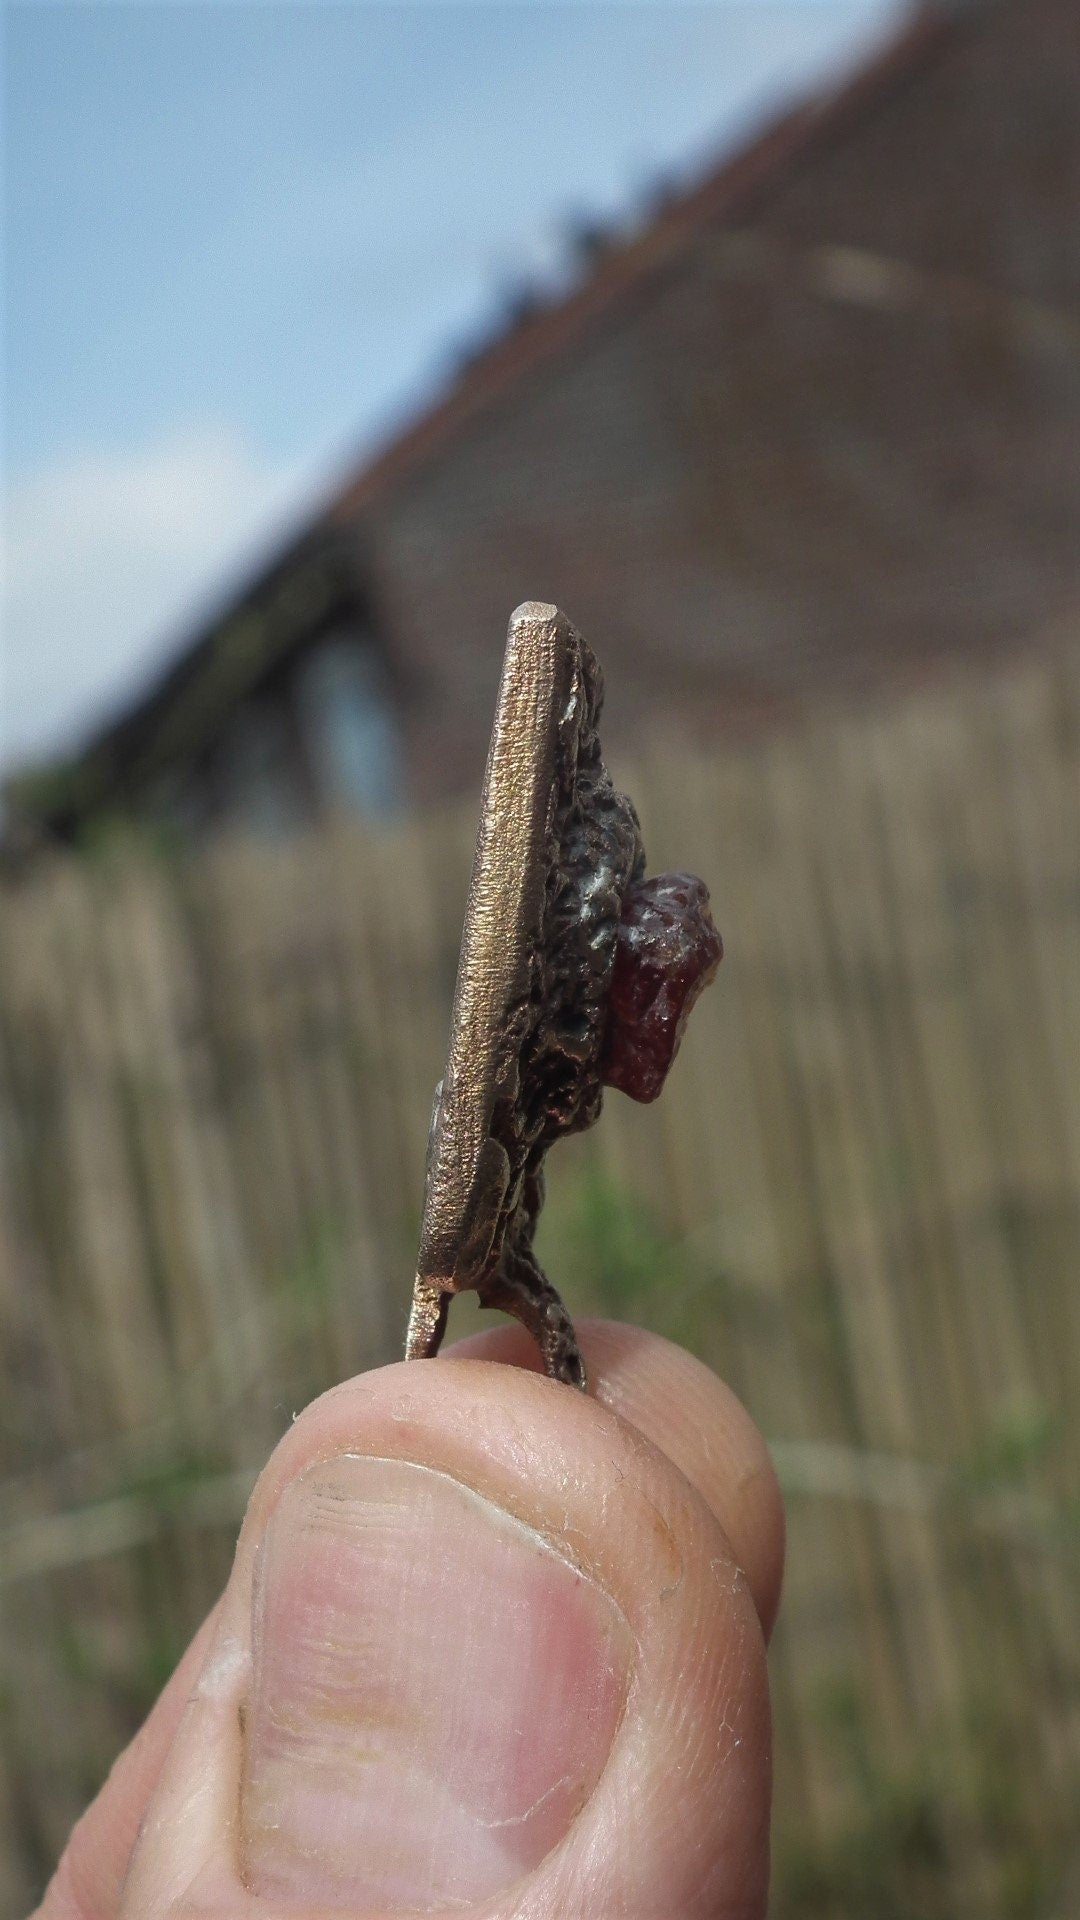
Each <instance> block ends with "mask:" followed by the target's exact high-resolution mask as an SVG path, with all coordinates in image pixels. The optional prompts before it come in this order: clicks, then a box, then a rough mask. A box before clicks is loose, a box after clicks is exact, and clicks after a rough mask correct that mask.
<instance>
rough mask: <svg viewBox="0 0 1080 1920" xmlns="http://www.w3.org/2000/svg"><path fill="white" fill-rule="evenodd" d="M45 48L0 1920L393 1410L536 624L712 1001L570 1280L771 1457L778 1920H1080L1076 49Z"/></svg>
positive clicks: (19, 811) (23, 427) (3, 1534)
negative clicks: (288, 1432) (714, 1391)
mask: <svg viewBox="0 0 1080 1920" xmlns="http://www.w3.org/2000/svg"><path fill="white" fill-rule="evenodd" d="M5 29H6V55H5V96H6V97H5V110H4V137H5V148H6V152H5V181H6V187H5V193H6V240H5V266H4V277H5V282H6V286H5V295H6V306H7V316H8V318H7V336H6V343H5V351H6V378H5V388H6V406H5V415H6V417H5V469H6V471H5V479H6V492H7V504H6V525H7V539H6V545H7V556H8V582H7V588H8V590H7V614H6V620H5V642H4V662H3V672H4V679H3V716H2V717H3V749H2V751H3V761H2V780H3V816H2V828H0V852H2V865H0V1128H2V1131H0V1190H2V1191H0V1199H2V1214H0V1343H2V1359H0V1366H2V1370H3V1373H2V1394H0V1401H2V1406H3V1415H2V1436H0V1448H2V1457H0V1476H2V1478H0V1912H2V1914H3V1915H4V1916H7V1915H11V1916H13V1917H14V1916H16V1915H18V1914H21V1913H23V1912H25V1910H26V1908H27V1906H28V1905H30V1904H31V1903H32V1901H33V1899H34V1897H35V1896H36V1894H37V1893H38V1892H39V1890H40V1889H41V1887H42V1886H43V1884H44V1881H45V1879H46V1877H47V1875H48V1872H49V1871H50V1869H51V1866H52V1864H53V1863H54V1862H55V1858H56V1855H57V1853H58V1851H59V1848H60V1846H61V1844H62V1842H63V1839H64V1837H65V1835H66V1832H67V1830H68V1827H69V1826H70V1823H71V1821H72V1820H73V1818H74V1817H75V1815H76V1814H77V1813H78V1812H79V1810H80V1809H81V1807H82V1806H83V1805H84V1804H85V1802H86V1800H87V1799H88V1798H89V1796H90V1795H91V1794H92V1793H93V1792H94V1791H95V1789H96V1787H97V1786H98V1784H99V1783H100V1781H101V1779H102V1778H103V1776H104V1774H105V1772H106V1770H107V1768H108V1766H109V1764H110V1762H111V1760H112V1758H113V1756H114V1755H115V1753H116V1751H117V1750H118V1748H119V1747H120V1745H121V1744H122V1743H123V1742H124V1741H125V1740H126V1739H127V1738H128V1737H129V1736H130V1734H131V1732H132V1731H133V1729H134V1727H135V1726H136V1725H137V1724H138V1722H139V1720H140V1719H141V1717H142V1715H143V1714H144V1713H145V1711H146V1709H147V1707H148V1705H149V1704H150V1702H151V1700H152V1699H153V1697H154V1696H155V1694H156V1692H157V1690H158V1689H159V1687H160V1685H161V1684H162V1682H163V1680H164V1679H165V1677H166V1675H167V1674H168V1672H169V1671H170V1670H171V1667H172V1666H173V1664H174V1663H175V1660H176V1658H177V1657H178V1654H179V1652H180V1651H181V1649H182V1647H183V1646H184V1644H185V1642H186V1640H187V1639H188V1637H189V1636H190V1634H191V1632H192V1631H193V1629H194V1627H195V1626H196V1624H197V1623H198V1621H199V1619H200V1618H201V1617H202V1615H203V1613H204V1612H205V1610H206V1609H207V1607H208V1606H209V1605H210V1604H211V1602H212V1600H213V1599H214V1597H215V1595H216V1593H217V1591H218V1590H219V1588H220V1585H221V1583H222V1581H223V1579H224V1577H225V1574H226V1572H227V1569H228V1565H229V1559H230V1551H231V1544H232V1541H233V1538H234V1536H235V1530H236V1526H237V1523H238V1520H239V1518H240V1515H241V1513H242V1511H243V1507H244V1503H245V1499H246V1496H247V1493H248V1490H249V1488H250V1486H251V1483H252V1480H253V1478H254V1476H255V1473H256V1472H257V1470H258V1467H259V1465H260V1464H261V1462H262V1461H263V1459H264V1458H265V1456H266V1453H267V1451H268V1450H269V1448H270V1447H271V1446H272V1445H273V1443H274V1441H275V1440H276V1439H277V1437H278V1436H279V1435H280V1433H281V1432H282V1431H283V1430H284V1428H285V1427H286V1426H287V1425H288V1423H289V1421H290V1419H291V1418H292V1416H293V1414H294V1412H295V1411H296V1410H297V1409H298V1408H299V1407H301V1406H302V1405H303V1404H304V1403H305V1402H306V1401H307V1400H308V1399H309V1398H310V1397H311V1396H312V1395H313V1394H314V1393H317V1392H318V1391H320V1390H321V1389H322V1388H323V1387H325V1386H327V1385H329V1384H331V1383H332V1382H333V1381H335V1380H337V1379H339V1378H340V1377H342V1375H344V1374H346V1373H350V1372H353V1371H355V1370H357V1369H358V1368H361V1367H365V1366H370V1365H374V1364H378V1363H380V1362H382V1361H385V1360H387V1359H391V1358H394V1357H396V1356H397V1354H398V1353H399V1351H400V1345H401V1340H402V1336H403V1330H404V1324H405V1318H406V1313H407V1307H408V1299H409V1292H410V1286H411V1277H412V1259H413V1255H414V1251H415V1239H416V1232H417V1226H418V1221H419V1202H420V1191H421V1177H422V1160H423V1151H424V1144H425V1139H426V1132H427V1122H428V1115H429V1111H430V1101H431V1094H432V1089H433V1086H434V1083H435V1081H436V1079H437V1078H438V1075H439V1072H440V1071H441V1066H442V1059H443V1051H444V1047H445V1038H446V1029H447V1022H448V1015H449V1006H450V997H451V993H452V987H453V980H454V972H455V966H456V956H457V942H458V934H459V930H460V924H461V914H462V909H463V904H464V895H465V886H466V881H467V876H468V869H469V862H470V857H471V843H472V835H473V831H474V827H475V817H476V803H477V797H478V792H479V784H480V776H481V771H482V765H483V758H484V752H485V746H486V738H487V732H488V728H489V725H490V719H491V714H492V710H493V703H494V696H495V689H496V684H497V679H498V671H499V664H500V659H501V650H502V643H503V636H504V633H505V626H506V620H507V616H508V614H509V613H510V610H511V609H512V607H514V606H515V605H516V604H517V602H519V601H520V600H522V599H525V598H540V599H552V600H556V601H558V602H559V603H560V604H562V605H563V606H564V607H565V608H566V610H567V611H568V612H569V614H570V615H571V617H572V618H573V619H574V621H575V622H576V623H577V624H578V625H580V626H581V628H582V629H583V631H584V632H585V633H586V634H587V635H588V636H589V638H590V639H591V641H592V642H593V644H594V645H595V647H596V649H597V651H598V653H599V655H600V657H601V659H602V661H603V664H604V668H605V672H606V677H607V682H608V689H609V694H608V705H607V711H606V724H605V735H604V737H605V742H606V744H607V747H608V757H609V761H610V763H611V765H612V768H613V771H614V772H615V774H616V777H617V778H618V779H619V780H620V783H621V784H624V785H625V786H626V787H627V788H628V790H629V791H630V792H631V793H632V794H633V795H634V797H635V799H636V800H637V802H638V805H639V810H640V813H641V816H642V822H643V828H644V833H645V839H646V844H647V847H648V850H649V854H650V860H651V865H652V866H654V867H656V868H660V867H663V866H665V865H669V866H670V865H675V866H689V867H691V868H693V869H695V870H697V871H698V872H700V873H701V874H702V875H703V876H704V877H705V879H706V881H707V882H708V884H709V886H710V888H711V890H712V893H713V898H714V903H715V908H716V914H717V919H718V922H719V924H720V926H721V928H722V930H723V933H724V937H725V945H726V948H727V957H726V959H725V962H724V966H723V968H722V970H721V974H720V976H719V979H718V982H717V985H716V986H715V988H714V989H713V990H712V991H711V992H710V994H708V995H707V996H706V998H705V1000H703V1002H702V1005H701V1007H700V1009H699V1010H698V1012H697V1013H696V1014H695V1018H694V1021H693V1023H692V1025H691V1029H690V1033H689V1036H688V1040H687V1043H686V1045H685V1047H684V1049H683V1051H682V1054H681V1055H680V1058H679V1061H678V1063H677V1065H676V1068H675V1070H674V1072H673V1074H672V1078H671V1081H670V1083H669V1086H668V1088H667V1090H666V1091H665V1095H664V1098H663V1100H662V1101H661V1102H660V1103H659V1104H658V1105H657V1106H656V1107H655V1108H654V1109H649V1110H638V1109H634V1108H632V1107H631V1106H630V1104H629V1103H628V1102H626V1101H624V1100H623V1099H622V1098H621V1096H619V1095H618V1094H611V1095H609V1098H608V1103H607V1108H606V1111H605V1115H604V1118H603V1120H602V1122H601V1124H600V1126H599V1127H598V1128H597V1129H596V1131H595V1133H594V1134H592V1135H591V1136H589V1137H587V1138H585V1139H582V1140H579V1141H575V1142H572V1143H568V1145H567V1146H566V1147H564V1148H562V1149H560V1151H559V1154H558V1155H557V1156H556V1158H555V1161H554V1163H553V1165H552V1169H551V1180H550V1199H549V1203H548V1208H547V1211H546V1213H545V1216H544V1221H543V1226H542V1230H541V1249H540V1250H541V1254H542V1257H543V1258H544V1261H545V1265H546V1266H547V1267H548V1269H549V1271H550V1273H551V1274H552V1277H553V1278H554V1279H555V1281H556V1283H557V1284H558V1285H559V1286H560V1288H561V1289H562V1290H563V1291H564V1292H565V1294H566V1296H567V1298H568V1300H569V1301H570V1303H571V1305H572V1307H573V1308H574V1309H575V1310H577V1311H583V1310H586V1309H591V1310H599V1311H602V1312H606V1313H613V1314H618V1315H626V1316H628V1317H633V1318H635V1319H638V1320H640V1321H641V1322H643V1323H644V1324H646V1325H648V1326H651V1327H654V1328H656V1329H657V1330H659V1331H660V1332H663V1333H666V1334H668V1335H670V1336H671V1337H673V1338H675V1339H677V1340H680V1341H682V1342H684V1343H686V1344H687V1345H689V1346H690V1347H691V1348H692V1349H693V1350H694V1351H696V1352H697V1353H699V1354H700V1355H701V1356H702V1357H703V1358H704V1359H705V1360H707V1361H708V1362H709V1363H710V1364H711V1365H713V1366H714V1367H715V1368H717V1370H718V1371H720V1372H721V1373H722V1374H724V1376H725V1377H726V1378H728V1379H729V1380H730V1381H731V1382H732V1383H733V1385H734V1386H735V1388H736V1390H737V1391H738V1392H739V1393H740V1394H741V1395H742V1397H743V1398H744V1400H745V1401H746V1403H747V1405H748V1406H749V1408H750V1409H751V1411H752V1413H753V1414H754V1416H755V1418H756V1419H757V1420H758V1422H759V1423H760V1424H761V1426H762V1427H763V1429H764V1431H765V1433H766V1435H767V1437H768V1438H769V1440H770V1443H771V1444H772V1446H773V1450H774V1454H775V1458H776V1463H777V1467H778V1470H779V1473H780V1477H781V1480H782V1482H783V1484H784V1487H785V1490H786V1494H787V1498H788V1503H789V1511H790V1519H791V1540H790V1560H789V1577H788V1585H787V1596H786V1606H785V1611H784V1616H783V1619H782V1624H781V1628H780V1630H779V1632H778V1635H777V1639H776V1643H775V1649H774V1654H773V1657H772V1676H773V1686H774V1693H775V1701H776V1712H777V1742H776V1762H777V1825H776V1866H775V1892H774V1897H773V1905H772V1912H773V1914H774V1915H775V1916H776V1920H796V1917H798V1920H841V1916H843V1917H845V1920H863V1917H864V1916H865V1917H866V1920H870V1916H873V1920H916V1917H918V1920H939V1917H940V1920H946V1917H948V1920H952V1917H953V1916H955V1917H956V1920H960V1917H961V1916H963V1917H965V1920H966V1917H967V1916H980V1920H982V1917H983V1916H985V1917H986V1920H1072V1917H1073V1916H1075V1915H1076V1914H1077V1913H1078V1912H1080V1822H1078V1819H1077V1814H1078V1808H1080V1605H1078V1602H1080V1499H1078V1495H1077V1488H1078V1486H1080V1286H1078V1274H1080V1260H1078V1255H1080V1093H1078V1077H1077V1068H1078V1064H1080V870H1078V847H1080V805H1078V802H1080V781H1078V778H1077V776H1078V772H1080V9H1078V8H1077V6H1076V4H1075V0H967V3H966V4H959V0H951V3H950V0H934V3H930V0H928V3H927V4H925V5H919V6H912V5H908V4H904V3H903V0H727V3H726V4H714V5H709V6H702V7H694V6H688V5H679V4H658V3H655V0H653V3H647V4H642V5H636V6H620V5H606V6H604V5H596V6H592V5H569V6H554V5H552V6H548V5H539V4H536V5H530V4H524V5H517V6H511V5H505V4H504V5H501V6H480V5H472V4H469V5H464V4H461V5H459V4H449V5H436V4H432V5H428V6H399V7H393V8H384V7H381V6H366V5H360V4H357V5H349V6H345V5H340V6H332V5H320V4H312V5H307V4H300V0H293V3H292V4H286V5H280V6H276V7H273V8H264V7H258V6H254V5H251V6H247V5H235V6H234V5H229V4H215V5H213V6H196V5H190V6H186V5H176V6H170V7H168V8H158V7H151V6H143V7H134V6H133V7H116V8H114V7H107V6H94V5H90V6H81V5H67V4H54V5H43V4H28V3H26V0H23V3H22V4H9V5H8V7H7V8H6V10H5ZM459 1314H460V1316H461V1317H460V1319H459V1318H458V1315H459ZM471 1324H472V1308H471V1306H470V1304H469V1303H468V1302H467V1301H463V1302H461V1303H459V1304H458V1305H457V1306H456V1307H455V1310H454V1316H453V1321H452V1330H453V1331H455V1332H462V1331H466V1330H468V1328H469V1327H470V1325H471Z"/></svg>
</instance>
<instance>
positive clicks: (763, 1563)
mask: <svg viewBox="0 0 1080 1920" xmlns="http://www.w3.org/2000/svg"><path fill="white" fill-rule="evenodd" d="M577 1333H578V1338H579V1340H580V1343H581V1349H582V1353H583V1354H584V1357H585V1363H586V1367H587V1370H588V1375H589V1391H590V1393H591V1394H592V1395H593V1396H594V1397H595V1398H596V1399H597V1400H598V1401H599V1402H600V1404H601V1405H602V1406H606V1407H609V1408H611V1410H612V1411H613V1412H615V1413H617V1414H618V1415H619V1417H620V1418H621V1419H623V1420H626V1421H628V1422H629V1423H630V1425H631V1426H634V1427H636V1428H637V1429H638V1430H639V1432H641V1433H643V1434H644V1435H645V1437H646V1438H647V1439H648V1440H650V1441H651V1442H652V1444H653V1445H654V1446H655V1447H658V1448H659V1450H660V1452H661V1453H663V1454H665V1455H666V1456H667V1458H668V1459H669V1460H670V1461H671V1462H672V1463H673V1465H674V1466H676V1467H677V1468H678V1469H679V1472H680V1473H682V1474H683V1475H684V1476H685V1477H686V1479H687V1480H689V1482H690V1484H691V1486H692V1487H694V1488H695V1489H696V1491H697V1492H698V1493H699V1494H700V1495H701V1496H702V1498H703V1499H704V1501H705V1503H706V1505H707V1506H708V1507H709V1508H710V1509H711V1511H712V1512H713V1514H715V1516H716V1518H717V1520H718V1521H719V1523H720V1525H721V1526H722V1527H723V1529H724V1532H725V1533H726V1534H727V1536H728V1539H729V1540H730V1542H731V1546H732V1551H733V1553H734V1556H735V1558H736V1560H737V1561H738V1563H739V1565H740V1566H741V1567H742V1569H743V1572H744V1573H745V1574H746V1578H747V1582H748V1584H749V1587H750V1591H751V1593H752V1594H753V1597H754V1604H755V1606H756V1608H757V1613H758V1618H759V1620H760V1622H761V1627H762V1631H763V1633H764V1635H765V1638H766V1640H768V1638H769V1636H770V1635H771V1633H772V1629H773V1626H774V1624H775V1620H776V1615H777V1611H778V1608H779V1605H780V1594H781V1589H782V1586H783V1576H784V1550H785V1535H786V1528H785V1517H784V1502H783V1496H782V1494H781V1491H780V1484H779V1481H778V1480H777V1477H776V1470H775V1468H774V1466H773V1463H772V1458H771V1456H770V1454H769V1449H768V1447H767V1446H766V1444H765V1441H764V1439H763V1437H762V1435H761V1432H760V1430H759V1429H758V1427H757V1426H756V1424H755V1422H754V1421H753V1420H752V1419H751V1417H750V1415H749V1414H748V1412H747V1411H746V1408H745V1407H744V1406H743V1404H742V1402H741V1400H740V1399H739V1398H738V1396H737V1395H736V1394H735V1393H734V1392H733V1391H732V1389H731V1388H730V1387H729V1386H728V1385H727V1384H726V1383H725V1382H724V1381H723V1380H721V1379H720V1378H719V1377H718V1376H717V1375H716V1374H715V1373H713V1371H712V1369H711V1368H709V1367H707V1366H705V1365H704V1363H703V1362H702V1361H700V1360H698V1359H696V1358H695V1357H694V1355H693V1354H691V1353H688V1352H687V1351H686V1349H685V1348H683V1347H679V1346H676V1345H675V1343H674V1342H673V1341H671V1340H666V1339H664V1338H663V1336H662V1335H660V1334H657V1333H650V1332H649V1331H647V1330H646V1329H645V1328H643V1327H635V1326H630V1325H627V1324H626V1323H624V1322H622V1321H616V1320H601V1319H582V1320H579V1321H578V1322H577ZM442 1357H443V1358H445V1359H447V1360H488V1361H492V1362H495V1363H497V1364H500V1365H504V1366H513V1367H518V1368H521V1369H523V1370H524V1371H526V1372H529V1373H540V1372H542V1371H543V1368H542V1363H541V1360H540V1354H539V1350H538V1348H537V1346H536V1343H535V1341H534V1340H532V1339H531V1338H530V1336H529V1335H528V1334H527V1333H526V1332H525V1329H524V1328H523V1327H520V1326H517V1325H515V1324H505V1325H501V1326H497V1327H490V1328H485V1329H484V1330H483V1332H481V1333H476V1334H470V1335H467V1336H466V1337H465V1338H464V1339H463V1340H459V1341H456V1342H455V1343H454V1345H453V1346H451V1347H449V1348H447V1349H446V1352H445V1354H444V1355H443V1356H442Z"/></svg>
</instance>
